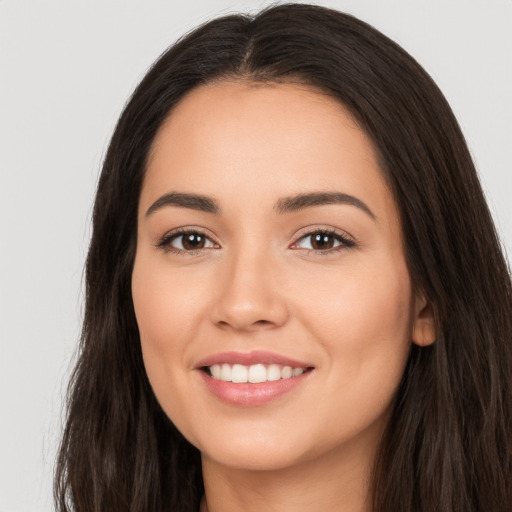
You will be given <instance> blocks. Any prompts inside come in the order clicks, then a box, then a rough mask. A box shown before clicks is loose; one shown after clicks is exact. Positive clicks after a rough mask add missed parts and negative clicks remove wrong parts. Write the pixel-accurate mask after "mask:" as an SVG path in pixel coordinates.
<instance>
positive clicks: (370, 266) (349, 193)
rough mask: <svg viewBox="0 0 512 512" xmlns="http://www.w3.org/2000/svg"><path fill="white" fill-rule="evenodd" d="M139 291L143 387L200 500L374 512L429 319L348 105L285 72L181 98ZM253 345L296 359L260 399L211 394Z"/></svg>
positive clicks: (144, 231) (139, 261)
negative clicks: (415, 348) (386, 447)
mask: <svg viewBox="0 0 512 512" xmlns="http://www.w3.org/2000/svg"><path fill="white" fill-rule="evenodd" d="M333 194H337V195H333ZM198 196H199V197H198ZM298 196H302V198H304V196H307V197H308V198H309V199H306V200H305V201H302V202H301V201H300V200H299V201H298V200H297V197H298ZM132 293H133V300H134V306H135V312H136V316H137V322H138V325H139V331H140V336H141V343H142V351H143V357H144V364H145V367H146V371H147V374H148V377H149V379H150V382H151V385H152V387H153V390H154V392H155V394H156V396H157V398H158V400H159V402H160V404H161V405H162V407H163V409H164V411H165V412H166V413H167V415H168V416H169V417H170V418H171V420H172V421H173V422H174V424H175V425H176V426H177V428H178V429H179V430H180V431H181V432H182V433H183V434H184V435H185V437H186V438H187V439H188V440H189V441H190V442H191V443H192V444H193V445H195V446H196V447H197V448H198V449H199V450H200V451H201V454H202V462H203V476H204V482H205V499H204V500H203V503H202V505H201V508H202V510H203V512H204V511H207V510H208V511H209V512H235V511H236V512H239V511H240V510H243V511H244V512H256V511H258V512H260V511H261V510H268V511H272V512H291V511H293V512H306V511H307V512H328V511H330V510H332V511H344V512H365V511H367V510H368V488H369V487H368V480H369V476H370V472H371V468H372V465H373V463H374V459H375V453H376V450H377V447H378V443H379V440H380V438H381V436H382V432H383V430H384V428H385V425H386V422H387V419H388V416H389V412H390V408H391V406H392V401H393V397H394V394H395V392H396V389H397V386H398V384H399V382H400V379H401V376H402V374H403V370H404V367H405V364H406V361H407V356H408V353H409V350H410V347H411V343H416V344H418V345H427V344H430V343H432V342H433V341H434V339H435V329H434V322H433V318H432V314H431V310H430V307H429V305H428V303H427V302H426V301H425V299H424V298H423V296H422V295H421V294H420V293H418V294H415V293H413V289H412V284H411V281H410V277H409V272H408V269H407V266H406V263H405V257H404V252H403V243H402V235H401V228H400V222H399V215H398V212H397V209H396V205H395V202H394V200H393V197H392V194H391V193H390V191H389V189H388V188H387V185H386V183H385V180H384V178H383V176H382V172H381V170H380V168H379V165H378V162H377V158H376V155H375V152H374V149H373V147H372V144H371V142H370V140H369V139H368V137H367V136H366V135H365V133H364V132H363V131H362V130H361V129H360V128H359V127H358V125H357V124H356V123H355V121H354V120H353V118H352V117H351V116H350V115H349V114H348V113H347V111H346V110H345V109H344V108H343V106H342V105H340V104H339V103H338V102H337V101H336V100H334V99H332V98H330V97H328V96H326V95H324V94H322V93H321V92H319V91H315V90H312V89H308V88H306V87H305V86H298V85H293V84H278V85H277V84H275V85H264V86H262V85H257V86H256V85H254V84H250V83H245V82H220V83H216V84H211V85H207V86H203V87H200V88H197V89H195V90H193V91H192V92H191V93H189V94H188V95H187V97H185V98H184V99H183V100H182V101H181V102H180V103H179V104H178V106H177V107H176V108H175V109H174V110H173V112H172V113H171V114H170V116H169V118H168V120H167V121H166V123H165V124H164V125H163V126H162V128H161V129H160V131H159V133H158V135H157V138H156V140H155V143H154V146H153V148H152V152H151V156H150V159H149V163H148V168H147V173H146V176H145V180H144V184H143V188H142V192H141V198H140V204H139V218H138V242H137V253H136V258H135V265H134V270H133V276H132ZM262 351H264V352H265V353H269V354H271V356H269V357H274V356H275V357H285V358H290V359H293V360H294V361H298V362H297V363H296V364H297V365H301V364H302V365H303V366H304V373H303V374H302V375H300V376H299V377H292V378H298V379H300V380H297V381H294V382H296V383H297V384H296V385H294V387H292V388H290V390H288V391H286V392H283V393H279V394H277V395H276V396H275V397H273V398H272V399H270V400H266V401H263V402H258V401H257V400H253V398H254V397H253V398H251V396H252V395H251V393H249V395H248V396H249V398H247V399H245V398H244V400H245V401H244V402H241V401H237V400H235V399H231V398H230V397H231V395H229V396H228V398H226V396H224V395H222V393H221V394H220V395H219V394H217V391H215V390H216V389H217V388H216V387H215V386H213V387H212V386H210V384H211V383H212V382H214V381H217V378H214V377H213V375H212V373H211V369H210V366H208V365H207V367H202V366H201V362H202V361H204V360H208V358H212V357H213V358H216V357H217V358H218V357H223V356H222V354H224V353H226V352H229V353H230V354H235V356H233V357H235V358H236V357H238V355H240V354H242V355H243V356H247V355H249V356H251V357H252V356H253V355H254V354H259V353H260V352H262ZM219 354H221V356H219ZM251 364H252V363H251ZM284 380H286V379H284ZM214 384H215V382H214ZM224 384H225V383H224ZM237 385H238V384H231V383H228V385H227V386H228V388H229V389H230V390H231V391H232V390H233V389H234V388H236V387H237ZM258 385H259V384H246V387H248V388H250V389H251V390H252V389H256V388H251V386H258ZM229 386H231V387H229ZM237 389H240V388H237ZM212 390H213V391H212ZM231 391H230V393H231ZM236 393H237V391H236V390H235V392H234V395H236ZM237 396H238V395H237Z"/></svg>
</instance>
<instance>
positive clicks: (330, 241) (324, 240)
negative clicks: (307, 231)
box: [310, 233, 335, 251]
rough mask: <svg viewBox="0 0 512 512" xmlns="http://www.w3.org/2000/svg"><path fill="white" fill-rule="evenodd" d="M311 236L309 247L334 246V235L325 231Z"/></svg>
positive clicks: (323, 247)
mask: <svg viewBox="0 0 512 512" xmlns="http://www.w3.org/2000/svg"><path fill="white" fill-rule="evenodd" d="M310 236H311V247H312V248H313V249H315V250H317V251H318V250H322V249H332V248H333V247H334V242H335V240H334V236H333V235H331V234H326V233H317V234H315V235H310Z"/></svg>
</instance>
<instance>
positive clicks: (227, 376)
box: [205, 363, 307, 384]
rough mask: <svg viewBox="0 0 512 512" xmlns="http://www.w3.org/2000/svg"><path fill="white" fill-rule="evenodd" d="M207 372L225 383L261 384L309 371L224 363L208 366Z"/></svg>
mask: <svg viewBox="0 0 512 512" xmlns="http://www.w3.org/2000/svg"><path fill="white" fill-rule="evenodd" d="M205 371H206V372H207V373H209V375H210V376H211V377H213V378H214V379H216V380H221V381H224V382H234V383H239V384H243V383H247V382H250V383H251V384H259V383H262V382H274V381H278V380H281V379H291V378H293V377H298V376H299V375H302V374H303V373H304V372H305V371H307V368H301V367H297V368H293V367H291V366H282V365H279V364H270V365H264V364H252V365H250V366H245V365H242V364H228V363H223V364H214V365H212V366H207V367H206V368H205Z"/></svg>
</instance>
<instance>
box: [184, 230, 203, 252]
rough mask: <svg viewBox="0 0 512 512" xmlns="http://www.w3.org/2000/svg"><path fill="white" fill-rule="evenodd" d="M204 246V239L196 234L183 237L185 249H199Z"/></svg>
mask: <svg viewBox="0 0 512 512" xmlns="http://www.w3.org/2000/svg"><path fill="white" fill-rule="evenodd" d="M203 246H204V237H203V236H202V235H198V234H196V233H191V234H190V235H186V236H184V237H183V247H185V249H201V248H202V247H203Z"/></svg>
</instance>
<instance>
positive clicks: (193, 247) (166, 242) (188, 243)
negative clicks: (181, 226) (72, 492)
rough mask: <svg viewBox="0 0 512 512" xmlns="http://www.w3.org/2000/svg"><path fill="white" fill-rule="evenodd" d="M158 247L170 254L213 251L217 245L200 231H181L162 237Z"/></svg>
mask: <svg viewBox="0 0 512 512" xmlns="http://www.w3.org/2000/svg"><path fill="white" fill-rule="evenodd" d="M158 247H161V248H163V249H165V250H167V251H170V252H177V253H184V252H194V251H199V250H201V249H213V248H216V247H218V245H217V244H215V243H214V242H213V241H212V240H211V239H210V238H209V237H207V236H206V235H205V234H204V233H201V232H200V231H196V230H182V231H175V232H174V233H170V234H168V235H166V236H164V238H162V240H161V241H160V242H159V243H158Z"/></svg>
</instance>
